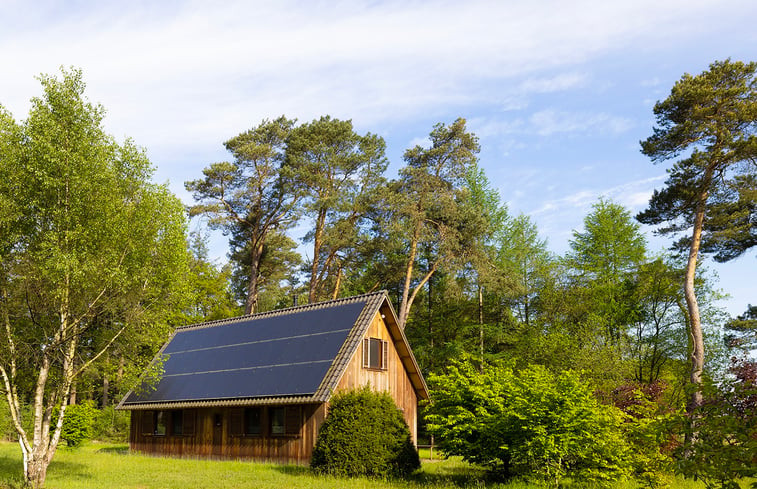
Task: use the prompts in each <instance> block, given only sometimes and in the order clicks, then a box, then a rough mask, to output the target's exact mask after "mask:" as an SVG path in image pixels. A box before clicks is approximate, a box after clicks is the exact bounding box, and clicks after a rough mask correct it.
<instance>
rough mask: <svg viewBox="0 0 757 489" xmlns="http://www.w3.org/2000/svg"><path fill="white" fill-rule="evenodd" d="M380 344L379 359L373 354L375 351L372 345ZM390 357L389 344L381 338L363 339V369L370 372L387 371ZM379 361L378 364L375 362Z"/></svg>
mask: <svg viewBox="0 0 757 489" xmlns="http://www.w3.org/2000/svg"><path fill="white" fill-rule="evenodd" d="M376 343H378V354H377V355H378V358H374V355H372V354H371V352H372V351H373V350H374V349H375V348H372V345H376ZM388 356H389V342H388V341H386V340H383V339H381V338H374V337H368V338H363V368H366V369H368V370H387V369H388V363H389V362H388ZM373 360H377V362H373Z"/></svg>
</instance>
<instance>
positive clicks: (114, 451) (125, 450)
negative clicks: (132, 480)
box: [96, 445, 129, 455]
mask: <svg viewBox="0 0 757 489" xmlns="http://www.w3.org/2000/svg"><path fill="white" fill-rule="evenodd" d="M96 453H109V454H111V455H128V454H129V445H116V446H112V447H103V448H99V449H98V450H97V452H96Z"/></svg>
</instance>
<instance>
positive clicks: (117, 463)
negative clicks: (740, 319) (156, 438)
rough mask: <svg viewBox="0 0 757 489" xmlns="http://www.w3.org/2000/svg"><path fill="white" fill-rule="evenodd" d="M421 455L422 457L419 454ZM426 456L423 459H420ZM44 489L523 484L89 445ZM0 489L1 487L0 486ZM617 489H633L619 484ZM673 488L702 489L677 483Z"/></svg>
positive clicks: (2, 460)
mask: <svg viewBox="0 0 757 489" xmlns="http://www.w3.org/2000/svg"><path fill="white" fill-rule="evenodd" d="M421 455H424V453H423V452H422V453H421ZM425 455H427V454H425ZM20 474H21V452H20V450H19V448H18V445H16V444H14V443H7V442H2V443H0V481H8V480H18V479H19V475H20ZM45 486H46V487H47V488H50V489H84V488H86V489H92V488H104V489H105V488H107V489H111V488H123V489H185V488H190V489H204V488H208V489H210V488H212V489H224V488H228V489H232V488H233V489H237V488H239V489H252V488H271V489H274V488H276V489H278V488H285V489H320V488H324V489H325V488H334V487H339V488H348V489H349V488H356V489H357V488H366V489H374V488H375V489H381V488H439V489H442V488H467V487H471V488H474V487H484V486H485V487H491V488H502V489H526V488H531V487H536V486H531V485H528V484H523V483H509V484H488V483H486V482H485V479H484V476H483V472H482V471H481V470H479V469H477V468H475V467H472V466H470V465H468V464H466V463H464V462H462V461H460V460H457V459H450V460H438V456H437V453H434V460H424V461H423V468H422V469H421V471H420V472H419V473H417V474H415V475H414V476H413V478H412V479H411V480H410V481H382V480H370V479H364V478H360V479H335V478H332V477H321V476H314V475H312V474H310V472H309V470H308V468H307V467H299V466H292V465H286V466H282V465H270V464H259V463H252V462H239V461H210V460H194V459H169V458H156V457H146V456H142V455H136V454H130V453H128V450H127V446H126V445H125V444H101V443H90V444H88V445H85V446H83V447H81V448H79V449H69V448H67V447H61V448H59V449H58V452H57V453H56V454H55V459H54V460H53V463H52V464H51V465H50V469H49V471H48V476H47V483H46V485H45ZM0 487H4V486H3V485H2V484H1V483H0ZM617 487H618V489H631V488H636V487H637V486H636V485H635V484H619V485H618V486H617ZM672 487H673V488H674V489H694V488H697V489H699V488H702V487H704V486H703V485H701V484H695V483H693V482H691V481H677V483H676V484H674V485H673V486H672Z"/></svg>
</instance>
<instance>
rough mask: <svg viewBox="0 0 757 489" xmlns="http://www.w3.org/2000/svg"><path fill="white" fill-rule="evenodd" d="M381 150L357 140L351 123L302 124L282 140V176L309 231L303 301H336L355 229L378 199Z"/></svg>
mask: <svg viewBox="0 0 757 489" xmlns="http://www.w3.org/2000/svg"><path fill="white" fill-rule="evenodd" d="M385 147H386V144H385V143H384V140H383V139H382V138H381V137H380V136H377V135H375V134H371V133H367V134H366V135H364V136H361V135H359V134H357V133H356V132H355V130H354V129H353V127H352V121H349V120H347V121H340V120H339V119H332V118H331V117H329V116H323V117H321V118H320V119H317V120H314V121H312V122H310V123H307V124H303V125H301V126H299V127H297V128H296V129H295V130H293V131H292V133H291V135H290V136H289V138H288V140H287V149H286V160H287V169H286V172H287V173H286V174H287V175H288V178H291V180H292V181H293V182H294V183H295V185H296V186H297V189H298V191H299V192H301V194H302V195H303V214H304V215H305V216H307V217H308V218H310V219H312V221H313V226H312V228H311V230H310V231H309V232H308V233H307V235H306V236H305V240H306V241H310V242H312V243H313V256H312V257H311V258H310V263H309V265H310V267H309V268H310V270H309V272H310V282H309V286H308V301H309V302H315V301H317V300H318V299H319V298H322V297H324V296H325V292H326V290H325V287H326V284H327V283H329V280H328V279H329V277H330V276H331V278H332V281H331V282H332V283H331V289H332V290H331V293H330V294H329V298H336V297H337V296H338V295H339V289H340V284H341V281H342V276H343V273H344V270H345V268H346V267H347V266H348V264H349V262H350V261H351V260H352V259H353V258H354V253H353V251H354V248H355V246H357V243H358V240H359V236H360V229H361V228H362V227H363V226H364V225H365V224H366V218H367V215H368V213H369V212H370V210H371V208H372V207H373V206H374V204H375V202H376V200H377V198H378V193H377V191H378V189H379V188H380V187H381V186H382V185H383V183H384V179H383V176H382V175H383V173H384V171H385V170H386V167H387V160H386V157H385V156H384V151H385Z"/></svg>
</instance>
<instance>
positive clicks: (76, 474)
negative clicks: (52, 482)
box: [47, 459, 92, 480]
mask: <svg viewBox="0 0 757 489" xmlns="http://www.w3.org/2000/svg"><path fill="white" fill-rule="evenodd" d="M47 473H48V478H50V474H66V479H76V480H89V479H92V474H91V473H90V472H89V470H87V466H86V465H84V464H80V463H77V462H69V461H65V462H61V461H59V460H55V459H53V461H52V462H50V466H49V467H48V468H47Z"/></svg>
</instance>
